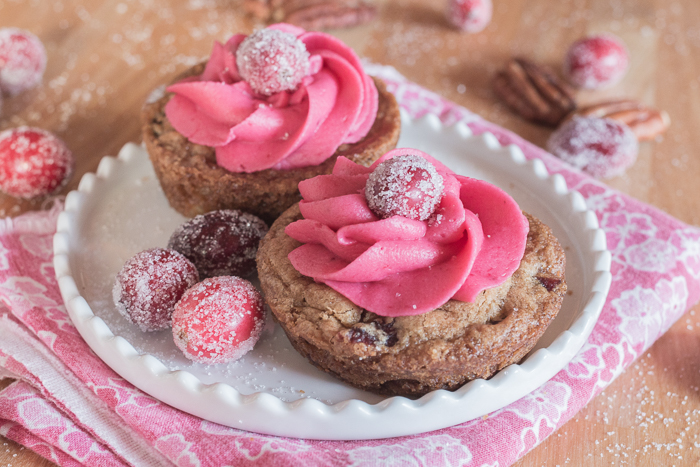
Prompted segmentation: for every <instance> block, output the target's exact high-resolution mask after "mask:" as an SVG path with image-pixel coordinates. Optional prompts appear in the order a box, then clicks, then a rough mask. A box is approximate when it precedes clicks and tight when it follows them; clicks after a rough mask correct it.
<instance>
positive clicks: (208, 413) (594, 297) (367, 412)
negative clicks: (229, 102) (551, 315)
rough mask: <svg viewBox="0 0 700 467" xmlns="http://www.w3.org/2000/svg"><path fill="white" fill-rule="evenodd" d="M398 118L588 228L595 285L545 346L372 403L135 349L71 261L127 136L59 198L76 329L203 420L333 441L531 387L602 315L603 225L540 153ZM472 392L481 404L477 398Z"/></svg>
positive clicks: (457, 414) (392, 431) (433, 422)
mask: <svg viewBox="0 0 700 467" xmlns="http://www.w3.org/2000/svg"><path fill="white" fill-rule="evenodd" d="M402 120H403V125H404V128H405V127H406V126H407V125H411V126H412V127H414V128H417V129H422V130H424V131H433V132H439V133H445V134H446V135H447V136H448V137H450V135H449V134H450V133H451V134H452V135H451V137H457V138H461V139H463V140H464V141H465V143H466V142H469V144H474V145H476V146H477V148H478V146H479V145H480V146H481V147H482V149H483V150H485V151H490V152H494V153H502V154H503V155H504V156H506V159H507V160H508V161H509V162H510V163H512V164H516V165H517V166H520V168H521V169H522V170H523V171H525V172H529V173H530V174H532V175H534V176H535V177H536V178H538V179H540V180H542V181H543V182H545V183H547V184H548V186H549V188H550V189H551V191H552V193H554V194H556V195H559V196H562V197H566V198H567V200H568V203H569V204H570V206H571V209H572V212H573V213H574V214H575V216H576V218H578V219H579V221H580V223H581V225H582V226H583V227H584V229H585V233H583V234H582V235H584V236H585V237H586V238H587V243H588V244H587V248H588V252H590V253H591V254H592V255H593V256H594V260H593V264H594V271H592V272H591V273H592V274H593V277H592V287H591V289H590V291H589V292H588V295H587V297H586V298H585V299H584V300H583V303H584V305H583V307H582V310H581V311H580V312H579V314H578V316H577V318H576V319H575V320H574V321H573V322H572V324H571V325H570V326H569V328H568V329H567V330H565V331H563V332H562V333H561V334H559V336H557V337H556V339H554V341H553V342H552V343H551V344H550V345H549V346H548V347H546V348H541V349H539V350H537V351H535V352H534V353H532V354H531V355H528V356H527V357H526V359H525V360H524V361H523V362H521V363H519V364H513V365H511V366H509V367H507V368H505V369H504V370H501V371H500V372H499V373H497V374H496V375H495V376H494V377H493V378H491V379H489V380H482V379H479V380H475V381H472V382H470V383H468V384H466V385H464V386H463V387H462V388H460V389H458V390H456V391H454V392H449V391H444V390H438V391H433V392H431V393H429V394H427V395H425V396H423V397H421V398H420V399H416V400H411V399H407V398H404V397H389V398H387V399H385V400H383V401H381V402H379V403H377V404H369V403H366V402H364V401H360V400H356V399H351V400H346V401H343V402H338V403H335V404H327V403H324V402H321V401H319V400H316V399H311V398H303V399H299V400H296V401H292V402H285V401H283V400H281V399H279V398H278V397H276V396H274V395H272V394H269V393H265V392H258V393H255V394H250V395H243V394H241V393H239V392H238V391H237V390H236V389H235V388H233V387H232V386H230V385H229V384H226V383H213V384H204V383H202V382H201V381H200V380H199V379H198V378H197V377H196V376H194V375H193V374H191V373H189V372H187V371H185V370H177V371H170V370H169V369H168V368H167V367H166V366H165V365H164V364H163V363H162V362H161V361H160V360H158V359H157V358H156V357H154V356H152V355H148V354H144V355H140V354H139V353H138V351H137V350H136V349H135V348H134V347H133V346H132V345H131V344H130V343H129V342H128V341H127V340H126V339H124V338H123V337H121V336H115V335H114V334H113V333H112V331H111V330H110V329H109V327H108V326H107V324H106V323H105V322H104V321H103V320H102V319H101V318H100V317H98V316H95V314H94V313H93V311H92V309H91V308H90V305H89V304H88V302H87V301H86V300H85V298H84V297H82V296H81V294H80V293H79V290H78V286H77V284H76V282H75V280H74V278H73V275H72V270H71V266H70V255H71V253H72V248H71V244H70V239H71V236H72V235H73V234H74V233H75V230H76V228H77V222H76V221H77V218H78V216H79V215H80V211H81V208H82V207H83V206H84V205H85V203H86V200H87V198H88V197H89V196H90V195H91V193H92V192H93V191H94V190H95V187H96V186H97V185H98V184H100V183H106V182H107V181H108V180H109V178H110V177H111V176H113V174H114V173H115V172H116V171H119V170H121V169H123V167H124V166H125V165H126V164H129V163H130V162H131V161H132V160H133V159H134V158H135V157H137V156H139V155H141V154H142V153H143V152H144V149H142V148H141V147H140V146H137V145H135V144H132V143H129V144H127V145H125V146H124V147H123V148H122V150H121V151H120V153H119V156H118V157H117V158H114V157H111V156H105V157H104V158H103V159H102V160H101V162H100V164H99V166H98V168H97V171H96V173H95V174H93V173H87V174H85V175H84V176H83V178H82V179H81V181H80V183H79V186H78V189H77V190H75V191H72V192H70V193H69V194H68V196H67V197H66V201H65V207H64V211H63V212H62V213H61V214H60V215H59V217H58V221H57V231H56V234H55V236H54V239H53V246H54V268H55V272H56V277H57V280H58V284H59V288H60V291H61V295H62V297H63V300H64V302H65V304H66V308H67V309H68V312H69V315H70V317H71V319H72V321H73V323H74V324H75V326H76V328H77V329H78V331H79V332H80V334H81V335H82V337H83V338H84V339H85V340H86V342H87V343H88V345H89V346H90V347H91V348H92V350H93V351H94V352H95V353H96V354H97V355H98V356H99V357H100V358H101V359H102V360H103V361H105V363H107V365H109V366H110V367H112V368H113V369H115V371H117V373H119V374H120V375H121V376H122V377H124V378H125V379H126V380H128V381H130V382H131V383H132V384H134V385H136V386H137V387H139V388H140V389H142V390H143V391H145V392H146V393H149V394H151V395H152V396H154V397H156V398H157V399H160V400H161V401H163V402H165V403H168V404H170V405H172V406H174V407H177V408H180V409H182V410H184V411H186V412H189V413H192V414H194V415H197V416H199V417H202V418H205V419H207V420H210V421H213V422H217V423H221V424H224V425H227V426H232V427H234V428H240V429H245V430H249V431H254V432H259V433H264V434H271V435H278V436H288V437H297V438H309V439H336V440H341V439H342V440H350V439H377V438H386V437H393V436H403V435H410V434H416V433H422V432H426V431H432V430H435V429H439V428H445V427H448V426H452V425H455V424H458V423H462V422H466V421H468V420H471V419H474V418H477V417H479V416H482V415H486V414H488V413H490V412H493V411H494V410H497V409H499V408H502V407H504V406H506V405H508V404H510V403H512V402H514V401H515V400H517V399H519V398H521V397H523V396H524V395H526V394H528V393H530V392H531V391H532V390H534V389H536V388H537V387H539V386H540V385H542V384H543V383H545V382H546V381H548V380H549V379H550V378H551V377H553V376H554V375H555V374H556V373H558V372H559V371H560V370H561V369H562V368H563V367H564V366H565V365H566V363H568V362H569V361H570V360H571V359H572V358H573V357H574V355H575V354H576V353H577V352H578V351H579V350H580V348H581V347H582V345H583V344H584V342H585V341H586V339H587V338H588V336H589V335H590V333H591V331H592V329H593V326H594V325H595V323H596V321H597V319H598V316H599V315H600V312H601V310H602V307H603V305H604V303H605V299H606V296H607V293H608V290H609V288H610V283H611V275H610V265H611V256H610V253H609V251H608V250H607V245H606V239H605V233H604V232H603V231H602V230H601V229H600V228H599V225H598V219H597V217H596V215H595V213H593V212H592V211H590V210H588V208H587V206H586V202H585V200H584V198H583V196H581V194H580V193H578V192H576V191H569V190H568V189H567V186H566V182H565V180H564V178H563V177H562V176H561V175H559V174H554V175H550V174H549V173H548V171H547V169H546V167H545V165H544V163H543V162H542V161H541V160H539V159H533V160H530V161H528V160H527V159H526V158H525V156H524V155H523V153H522V151H521V150H520V148H518V147H517V146H515V145H509V146H501V144H500V143H499V142H498V140H497V138H496V137H495V136H494V135H493V134H491V133H483V134H481V135H479V136H473V135H472V132H471V130H470V129H469V127H468V126H467V125H466V124H465V123H463V122H459V123H457V124H455V125H452V126H449V127H448V126H444V125H443V124H442V123H441V122H440V120H439V118H438V117H437V116H435V115H432V114H428V115H426V116H424V117H422V118H420V119H416V120H411V119H410V118H409V117H408V116H407V115H406V114H405V113H404V112H402ZM504 160H505V159H504ZM533 375H534V376H533ZM165 388H167V389H165ZM465 401H469V402H471V404H470V405H471V406H474V405H478V409H474V408H473V407H470V408H466V410H465V407H463V406H464V405H468V404H467V403H466V402H465ZM474 401H479V403H478V404H474ZM183 402H185V403H184V404H183ZM455 408H459V409H460V410H455ZM418 412H419V413H420V414H428V413H440V416H439V417H436V416H432V417H431V416H427V417H422V416H419V417H416V415H418ZM268 417H269V420H272V421H273V422H272V423H271V422H269V421H264V422H261V420H260V419H261V418H268ZM415 419H420V420H418V421H416V420H415ZM338 427H343V428H341V429H338Z"/></svg>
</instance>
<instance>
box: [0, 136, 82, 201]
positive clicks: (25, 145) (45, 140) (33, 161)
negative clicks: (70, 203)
mask: <svg viewBox="0 0 700 467" xmlns="http://www.w3.org/2000/svg"><path fill="white" fill-rule="evenodd" d="M74 165H75V161H74V158H73V154H72V153H71V152H70V150H69V149H68V148H67V147H66V145H65V143H64V142H63V141H61V140H60V139H58V138H57V137H56V136H54V135H53V134H52V133H50V132H48V131H46V130H42V129H40V128H31V127H18V128H13V129H11V130H5V131H3V132H2V133H0V190H2V191H4V192H5V193H7V194H8V195H10V196H15V197H17V198H34V197H37V196H45V195H48V194H51V193H54V192H56V191H58V190H60V189H61V187H63V185H65V183H66V182H67V181H68V178H69V177H70V176H71V174H72V173H73V167H74Z"/></svg>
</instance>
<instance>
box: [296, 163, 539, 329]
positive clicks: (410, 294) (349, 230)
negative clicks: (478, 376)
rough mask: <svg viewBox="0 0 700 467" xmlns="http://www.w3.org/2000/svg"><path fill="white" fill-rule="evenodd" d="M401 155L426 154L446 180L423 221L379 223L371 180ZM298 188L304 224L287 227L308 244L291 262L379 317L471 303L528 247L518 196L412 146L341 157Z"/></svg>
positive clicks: (515, 263)
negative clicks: (366, 162) (363, 159)
mask: <svg viewBox="0 0 700 467" xmlns="http://www.w3.org/2000/svg"><path fill="white" fill-rule="evenodd" d="M403 154H415V155H419V156H421V157H424V158H425V159H427V160H428V161H429V162H430V163H431V164H433V166H435V168H436V170H437V172H438V174H439V175H440V176H442V178H443V183H444V187H445V189H444V193H443V196H442V199H441V201H440V204H439V205H438V206H437V208H436V210H435V212H434V213H433V215H432V216H431V217H430V218H429V219H427V220H425V221H420V220H414V219H409V218H407V217H403V216H392V217H389V218H386V219H379V218H378V217H377V216H376V215H375V213H374V212H372V210H371V209H370V208H369V207H368V205H367V200H366V198H365V195H364V190H365V185H366V183H367V179H368V178H369V174H370V173H371V172H372V171H373V170H374V168H375V167H377V166H378V165H379V164H381V163H382V162H384V161H386V160H388V159H391V158H392V157H395V156H399V155H403ZM299 192H300V193H301V195H302V197H303V200H302V201H301V202H300V203H299V208H300V210H301V213H302V215H303V216H304V219H301V220H298V221H296V222H293V223H291V224H290V225H288V226H287V228H286V229H285V232H286V233H287V235H289V236H290V237H292V238H294V239H295V240H298V241H300V242H302V243H304V245H302V246H300V247H298V248H296V249H295V250H293V251H292V252H291V253H290V254H289V260H290V261H291V263H292V265H293V266H294V267H295V268H296V269H297V271H299V272H300V273H301V274H304V275H305V276H309V277H313V278H314V279H315V280H316V281H318V282H323V283H325V284H326V285H328V286H329V287H331V288H332V289H334V290H336V291H337V292H339V293H341V294H342V295H344V296H345V297H347V298H348V299H350V300H351V301H352V302H353V303H355V304H356V305H359V306H361V307H363V308H365V309H367V310H369V311H372V312H374V313H376V314H378V315H382V316H408V315H417V314H422V313H426V312H428V311H431V310H434V309H436V308H438V307H440V306H441V305H443V304H444V303H446V302H447V301H448V300H450V299H454V300H460V301H466V302H473V301H474V299H475V298H476V296H477V295H478V294H479V293H480V292H481V291H482V290H485V289H488V288H491V287H495V286H497V285H499V284H502V283H503V282H505V281H506V280H507V279H508V277H510V276H511V275H512V274H513V272H515V270H516V269H517V268H518V266H519V265H520V260H521V258H522V256H523V253H524V251H525V244H526V241H527V234H528V231H529V225H528V221H527V219H526V218H525V216H523V214H522V212H521V211H520V208H519V207H518V205H517V204H516V202H515V201H514V200H513V198H511V197H510V196H509V195H508V194H507V193H505V192H504V191H503V190H501V189H500V188H498V187H496V186H494V185H491V184H490V183H487V182H484V181H482V180H476V179H473V178H469V177H464V176H460V175H457V174H455V173H454V172H452V171H451V170H450V169H448V168H447V167H446V166H445V165H443V164H441V163H440V162H438V161H437V160H436V159H434V158H432V157H430V156H429V155H427V154H425V153H423V152H421V151H418V150H416V149H394V150H392V151H389V152H388V153H386V154H385V155H384V156H382V157H381V158H380V159H379V160H377V161H376V162H375V163H374V164H372V166H370V167H363V166H360V165H357V164H355V163H353V162H351V161H350V160H348V159H346V158H344V157H339V158H338V160H337V162H336V164H335V167H334V168H333V173H332V174H330V175H320V176H317V177H314V178H311V179H308V180H304V181H302V182H301V183H300V184H299Z"/></svg>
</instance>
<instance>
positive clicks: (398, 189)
mask: <svg viewBox="0 0 700 467" xmlns="http://www.w3.org/2000/svg"><path fill="white" fill-rule="evenodd" d="M443 190H444V186H443V181H442V177H441V176H440V174H438V173H437V170H435V167H434V166H433V164H431V163H430V162H428V161H427V160H426V159H424V158H422V157H420V156H418V155H414V154H407V155H402V156H396V157H392V158H391V159H388V160H386V161H384V162H382V163H381V164H379V165H378V166H377V167H376V168H375V169H374V170H373V171H372V173H371V174H370V175H369V179H368V180H367V185H365V197H366V198H367V205H368V206H369V208H370V209H371V210H372V211H373V212H374V213H375V214H376V215H377V216H379V217H382V218H388V217H391V216H404V217H408V218H409V219H416V220H426V219H427V218H428V217H430V215H431V214H432V213H433V212H434V211H435V208H436V207H437V205H438V204H439V203H440V199H442V193H443Z"/></svg>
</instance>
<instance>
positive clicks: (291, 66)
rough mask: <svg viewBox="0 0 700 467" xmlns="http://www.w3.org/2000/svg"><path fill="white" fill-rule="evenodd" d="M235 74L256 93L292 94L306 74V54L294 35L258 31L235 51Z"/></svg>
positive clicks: (307, 70)
mask: <svg viewBox="0 0 700 467" xmlns="http://www.w3.org/2000/svg"><path fill="white" fill-rule="evenodd" d="M236 66H238V73H239V74H240V75H241V78H243V79H244V80H245V81H247V82H248V84H250V87H251V88H253V90H254V91H255V92H257V93H259V94H263V95H265V96H271V95H272V94H275V93H278V92H280V91H292V90H294V89H296V87H297V86H298V85H299V84H300V83H301V80H302V79H304V77H305V76H306V75H307V74H308V72H309V52H308V51H307V50H306V45H304V43H303V42H301V41H300V40H299V39H297V38H296V36H294V35H293V34H290V33H288V32H284V31H280V30H278V29H271V28H267V29H261V30H259V31H257V32H255V33H253V34H251V35H250V36H248V37H247V38H246V39H245V40H244V41H243V42H242V43H241V45H240V46H239V47H238V50H237V51H236Z"/></svg>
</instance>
